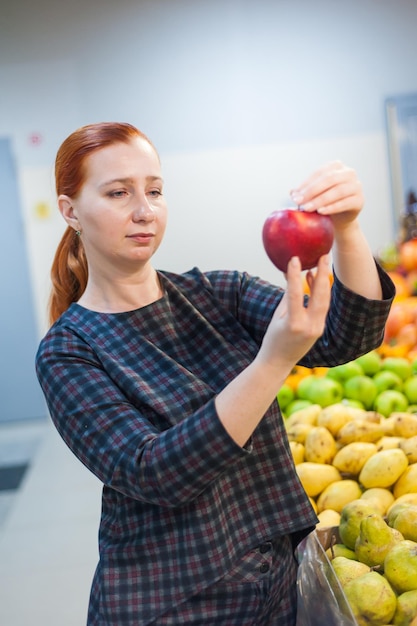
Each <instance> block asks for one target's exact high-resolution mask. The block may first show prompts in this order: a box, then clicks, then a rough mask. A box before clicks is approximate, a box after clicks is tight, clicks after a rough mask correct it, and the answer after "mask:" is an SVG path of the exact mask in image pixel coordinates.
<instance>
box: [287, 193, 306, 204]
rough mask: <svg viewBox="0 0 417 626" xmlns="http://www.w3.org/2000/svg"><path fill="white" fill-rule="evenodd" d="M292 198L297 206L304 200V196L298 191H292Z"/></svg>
mask: <svg viewBox="0 0 417 626" xmlns="http://www.w3.org/2000/svg"><path fill="white" fill-rule="evenodd" d="M290 196H291V200H292V201H293V202H295V204H301V203H302V201H303V198H304V196H303V195H302V194H301V193H299V192H297V191H292V192H291V193H290Z"/></svg>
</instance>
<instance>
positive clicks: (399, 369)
mask: <svg viewBox="0 0 417 626" xmlns="http://www.w3.org/2000/svg"><path fill="white" fill-rule="evenodd" d="M382 369H383V370H389V371H390V372H395V374H398V376H399V377H400V378H402V380H405V379H406V378H410V376H412V375H413V368H412V366H411V363H410V361H409V360H408V359H407V358H406V357H403V356H387V357H385V359H383V361H382Z"/></svg>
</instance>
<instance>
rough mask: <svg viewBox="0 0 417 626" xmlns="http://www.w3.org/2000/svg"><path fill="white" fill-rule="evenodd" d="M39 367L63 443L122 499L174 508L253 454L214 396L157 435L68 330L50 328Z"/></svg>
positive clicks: (51, 412) (141, 413) (39, 373)
mask: <svg viewBox="0 0 417 626" xmlns="http://www.w3.org/2000/svg"><path fill="white" fill-rule="evenodd" d="M36 368H37V374H38V378H39V381H40V384H41V387H42V389H43V392H44V395H45V398H46V401H47V405H48V408H49V412H50V415H51V418H52V420H53V422H54V424H55V426H56V428H57V430H58V432H59V433H60V435H61V437H62V438H63V440H64V441H65V442H66V444H67V445H68V447H69V448H70V449H71V450H72V451H73V453H74V454H75V455H76V456H77V457H78V458H79V460H80V461H81V462H82V463H83V464H84V465H85V466H86V467H87V468H88V469H89V470H90V471H91V472H92V473H93V474H95V475H96V476H97V477H98V478H99V480H100V481H101V482H102V483H103V484H105V485H107V486H109V487H111V488H113V489H115V490H117V491H120V492H121V493H123V494H124V495H127V496H129V497H132V498H135V499H138V500H142V501H145V502H147V503H153V504H158V505H160V506H166V507H176V506H179V505H181V504H184V503H186V502H187V501H190V500H192V499H194V498H196V497H197V496H198V495H199V494H200V493H201V492H202V491H204V489H205V488H206V487H207V486H208V485H209V484H210V483H211V482H212V481H214V480H216V479H217V478H218V476H219V475H220V474H222V472H224V471H226V469H227V468H228V467H230V465H231V464H233V463H236V462H238V461H239V460H240V459H241V458H243V457H245V456H246V455H248V454H250V451H249V450H248V449H245V448H241V447H240V446H239V445H237V444H236V443H235V442H234V440H233V439H232V438H231V437H230V436H229V434H228V433H227V431H226V430H225V429H224V427H223V425H222V423H221V422H220V420H219V418H218V415H217V412H216V409H215V405H214V399H212V400H210V401H208V402H206V403H205V404H204V405H203V406H201V407H200V408H199V409H198V410H196V411H195V412H194V413H193V414H192V415H190V416H188V417H187V419H184V420H182V421H181V422H179V423H178V424H176V425H175V426H172V427H170V428H168V429H167V430H164V431H163V432H159V431H158V430H157V429H156V428H155V426H153V424H152V422H151V420H150V419H149V418H147V417H145V415H144V414H143V412H141V411H140V410H138V409H137V408H136V407H135V406H133V405H132V404H130V403H129V402H127V400H126V397H125V395H124V394H123V393H122V392H121V390H119V389H118V387H117V385H115V384H114V383H113V382H112V380H111V378H110V377H109V376H108V375H107V374H106V372H105V371H104V370H103V369H102V367H101V365H100V363H99V362H98V361H97V360H96V359H95V356H94V353H93V351H92V350H91V349H90V348H89V346H88V345H87V344H86V343H85V342H84V341H82V340H81V339H80V338H79V337H77V336H76V335H74V334H73V333H72V332H71V331H69V330H66V329H65V328H60V327H54V329H52V330H51V331H50V332H49V333H48V335H47V336H46V337H45V339H44V340H43V341H42V342H41V345H40V348H39V350H38V354H37V358H36Z"/></svg>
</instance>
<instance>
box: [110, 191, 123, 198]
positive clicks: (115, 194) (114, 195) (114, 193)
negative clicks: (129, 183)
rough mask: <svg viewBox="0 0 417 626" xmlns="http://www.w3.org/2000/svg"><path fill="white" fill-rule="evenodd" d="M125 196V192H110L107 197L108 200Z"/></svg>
mask: <svg viewBox="0 0 417 626" xmlns="http://www.w3.org/2000/svg"><path fill="white" fill-rule="evenodd" d="M125 194H126V191H110V192H109V194H108V195H109V196H110V198H123V197H124V196H125Z"/></svg>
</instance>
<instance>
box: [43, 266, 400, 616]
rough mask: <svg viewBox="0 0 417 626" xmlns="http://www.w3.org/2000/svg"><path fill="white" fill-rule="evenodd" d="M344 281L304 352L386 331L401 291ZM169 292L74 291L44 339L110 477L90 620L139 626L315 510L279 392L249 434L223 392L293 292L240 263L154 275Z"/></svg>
mask: <svg viewBox="0 0 417 626" xmlns="http://www.w3.org/2000/svg"><path fill="white" fill-rule="evenodd" d="M379 272H380V278H381V284H382V286H383V291H384V300H382V301H370V300H367V299H366V298H363V297H360V296H358V295H356V294H354V293H352V292H351V291H349V290H347V289H346V288H344V287H343V285H342V284H341V283H340V282H339V281H338V279H337V278H335V281H334V285H333V290H332V292H333V295H332V304H331V308H330V312H329V315H328V320H327V324H326V329H325V332H324V334H323V335H322V337H321V338H320V339H319V340H318V341H317V342H316V344H315V346H314V347H313V348H312V349H311V351H310V352H309V353H308V354H307V355H306V356H305V357H304V358H303V360H302V363H303V364H304V365H307V366H309V367H313V366H320V365H323V366H324V365H327V366H334V365H336V364H338V363H341V362H345V361H348V360H351V359H353V358H355V357H357V356H358V355H359V354H362V353H365V352H368V351H369V350H371V349H373V348H375V347H376V346H377V345H379V343H380V342H381V341H382V336H383V329H384V324H385V320H386V317H387V315H388V312H389V308H390V305H391V301H392V298H393V295H394V288H393V285H392V283H391V281H390V279H389V278H388V276H387V275H386V274H385V273H384V272H383V271H382V270H381V269H380V268H379ZM159 275H160V278H161V281H162V284H163V286H164V291H165V295H164V297H163V298H161V299H160V300H158V301H157V302H154V303H152V304H150V305H148V306H146V307H143V308H140V309H138V310H135V311H129V312H126V313H116V314H103V313H97V312H93V311H89V310H87V309H84V308H83V307H81V306H79V305H77V304H73V305H71V306H70V308H69V309H68V310H67V311H66V312H65V313H64V314H63V315H62V316H61V318H60V319H59V320H58V321H57V322H56V323H55V324H54V326H53V327H52V328H51V329H50V330H49V331H48V333H47V334H46V336H45V337H44V339H43V340H42V342H41V344H40V346H39V350H38V354H37V359H36V366H37V373H38V377H39V381H40V384H41V386H42V389H43V391H44V394H45V397H46V400H47V404H48V407H49V411H50V415H51V418H52V420H53V421H54V423H55V425H56V428H57V429H58V431H59V433H60V434H61V436H62V438H63V439H64V441H65V442H66V444H67V445H68V446H69V448H70V449H71V450H72V451H73V452H74V454H75V455H76V456H77V457H78V458H79V459H80V461H81V462H82V463H84V464H85V465H86V466H87V467H88V468H89V470H91V471H92V472H93V473H94V474H95V475H96V476H97V477H98V478H99V479H100V481H102V483H103V498H102V516H101V523H100V533H99V546H100V561H99V564H98V567H97V570H96V574H95V577H94V582H93V587H92V592H91V599H90V608H89V622H88V623H89V624H90V625H91V626H92V625H95V624H99V625H100V626H103V625H104V624H111V625H118V626H119V625H121V624H123V626H126V625H132V626H133V625H135V626H137V625H138V624H141V625H145V624H150V623H152V622H153V621H154V620H155V619H156V618H157V617H158V615H161V614H162V613H163V612H164V611H166V610H167V609H168V608H170V607H172V606H175V605H177V604H179V603H180V602H181V601H182V600H184V599H186V598H187V597H189V596H190V595H192V594H194V593H196V592H198V591H200V590H201V589H203V588H204V587H206V586H208V585H209V584H211V583H213V582H214V581H215V580H218V579H219V578H220V577H222V576H223V575H224V574H225V573H226V572H227V571H228V570H229V569H230V568H231V567H233V565H234V564H235V563H236V561H237V560H238V559H239V558H240V557H241V556H242V555H243V554H244V553H246V552H247V551H248V549H250V548H251V547H253V546H256V545H257V544H259V543H261V542H262V541H264V540H266V539H269V538H273V537H277V536H279V535H282V534H286V533H301V534H303V533H304V534H305V533H307V532H308V531H309V530H310V529H311V527H312V526H314V524H315V523H316V521H317V518H316V516H315V514H314V512H313V510H312V508H311V506H310V504H309V501H308V499H307V497H306V495H305V493H304V490H303V488H302V486H301V484H300V482H299V480H298V478H297V474H296V472H295V470H294V465H293V460H292V456H291V453H290V450H289V446H288V442H287V438H286V435H285V430H284V425H283V421H282V417H281V414H280V411H279V408H278V405H277V403H276V402H275V403H273V404H272V405H271V407H270V408H269V410H268V412H267V413H266V415H265V416H264V418H263V420H262V421H261V423H260V424H259V426H258V427H257V429H256V430H255V432H254V433H253V436H252V438H251V441H250V442H249V443H248V445H247V446H246V447H243V448H241V447H240V446H238V445H237V444H236V443H235V442H234V441H233V440H232V439H231V437H230V436H229V435H228V434H227V432H226V431H225V429H224V427H223V426H222V424H221V422H220V420H219V418H218V416H217V414H216V410H215V405H214V398H215V397H216V394H218V393H219V392H220V391H221V390H222V389H223V388H224V387H225V386H226V385H227V384H228V383H229V382H230V381H231V380H233V379H234V378H235V377H236V375H237V374H239V372H241V371H242V370H243V369H244V368H245V367H246V366H247V365H248V364H249V363H250V362H251V361H252V360H253V358H254V357H255V355H256V354H257V351H258V349H259V346H260V343H261V341H262V337H263V335H264V333H265V330H266V328H267V326H268V323H269V321H270V319H271V316H272V314H273V311H274V310H275V308H276V306H277V303H278V302H279V300H280V299H281V297H282V294H283V291H282V290H281V289H280V288H278V287H276V286H273V285H270V284H268V283H267V282H265V281H262V280H260V279H258V278H254V277H252V276H249V275H247V274H245V273H238V272H231V271H217V272H207V273H202V272H200V271H199V270H198V269H197V268H194V269H193V270H191V271H190V272H188V273H185V274H182V275H177V274H172V273H168V272H159Z"/></svg>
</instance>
